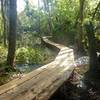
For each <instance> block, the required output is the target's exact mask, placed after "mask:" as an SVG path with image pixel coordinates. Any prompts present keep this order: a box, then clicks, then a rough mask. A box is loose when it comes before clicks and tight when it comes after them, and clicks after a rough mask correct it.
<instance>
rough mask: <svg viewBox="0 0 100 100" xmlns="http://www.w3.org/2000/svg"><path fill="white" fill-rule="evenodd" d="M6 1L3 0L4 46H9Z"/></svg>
mask: <svg viewBox="0 0 100 100" xmlns="http://www.w3.org/2000/svg"><path fill="white" fill-rule="evenodd" d="M6 7H7V4H6V0H1V13H2V18H3V40H4V41H3V43H4V46H5V47H6V46H7V19H6V18H7V16H6Z"/></svg>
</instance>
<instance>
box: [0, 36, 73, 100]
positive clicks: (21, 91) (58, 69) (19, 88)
mask: <svg viewBox="0 0 100 100" xmlns="http://www.w3.org/2000/svg"><path fill="white" fill-rule="evenodd" d="M43 41H44V42H45V43H46V44H50V45H53V46H55V47H56V48H59V53H58V55H57V57H56V58H55V60H54V61H53V62H51V63H49V64H47V65H44V66H43V67H41V68H38V69H36V70H34V71H32V72H31V73H29V74H27V75H26V76H24V77H22V78H21V79H15V80H13V81H11V82H9V83H7V84H5V85H3V86H1V87H0V100H48V99H49V98H50V96H51V95H52V94H53V93H54V92H55V91H56V90H57V89H58V88H59V87H60V86H61V85H62V84H63V83H64V82H65V81H66V80H67V79H68V78H69V76H70V74H71V73H72V71H73V69H74V55H73V50H72V49H70V48H68V47H65V46H63V45H60V44H56V43H54V42H51V41H49V40H48V39H47V38H46V37H44V38H43Z"/></svg>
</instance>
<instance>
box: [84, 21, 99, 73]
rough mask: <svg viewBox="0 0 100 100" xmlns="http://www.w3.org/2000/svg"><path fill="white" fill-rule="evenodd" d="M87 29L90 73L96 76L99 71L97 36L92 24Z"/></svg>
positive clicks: (87, 25)
mask: <svg viewBox="0 0 100 100" xmlns="http://www.w3.org/2000/svg"><path fill="white" fill-rule="evenodd" d="M85 27H86V32H87V37H88V45H89V57H90V61H89V66H90V69H89V73H91V75H94V74H95V73H96V72H97V71H98V69H99V68H98V67H99V65H98V64H99V63H98V59H97V53H96V41H95V34H94V26H93V24H92V22H89V23H88V24H86V25H85Z"/></svg>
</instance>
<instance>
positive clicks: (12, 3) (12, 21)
mask: <svg viewBox="0 0 100 100" xmlns="http://www.w3.org/2000/svg"><path fill="white" fill-rule="evenodd" d="M16 2H17V1H16V0H9V34H8V56H7V64H8V65H10V66H13V65H14V55H15V47H16V17H17V11H16Z"/></svg>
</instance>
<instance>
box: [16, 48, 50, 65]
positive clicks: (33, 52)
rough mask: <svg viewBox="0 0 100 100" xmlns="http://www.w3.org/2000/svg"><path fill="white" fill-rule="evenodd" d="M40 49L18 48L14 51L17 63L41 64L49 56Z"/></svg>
mask: <svg viewBox="0 0 100 100" xmlns="http://www.w3.org/2000/svg"><path fill="white" fill-rule="evenodd" d="M44 50H45V49H42V48H25V47H22V48H18V49H17V51H16V62H17V63H21V64H22V63H23V64H24V63H28V64H43V63H44V60H45V59H46V58H47V57H48V56H49V55H48V54H47V53H45V52H44Z"/></svg>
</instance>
